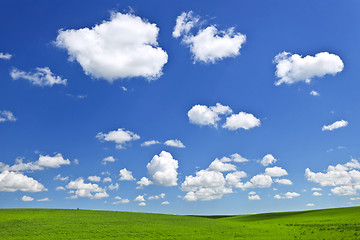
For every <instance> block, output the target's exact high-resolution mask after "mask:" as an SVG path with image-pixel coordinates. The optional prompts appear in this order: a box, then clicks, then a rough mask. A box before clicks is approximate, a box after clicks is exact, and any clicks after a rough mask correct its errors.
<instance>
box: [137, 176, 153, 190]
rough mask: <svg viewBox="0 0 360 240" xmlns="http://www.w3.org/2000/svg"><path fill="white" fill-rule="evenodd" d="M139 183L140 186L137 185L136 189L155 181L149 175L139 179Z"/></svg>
mask: <svg viewBox="0 0 360 240" xmlns="http://www.w3.org/2000/svg"><path fill="white" fill-rule="evenodd" d="M137 184H138V185H139V186H137V187H136V189H142V188H144V187H146V186H149V185H151V184H153V183H152V181H150V180H149V179H148V178H147V177H142V178H141V179H140V180H139V181H137Z"/></svg>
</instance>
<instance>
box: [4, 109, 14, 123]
mask: <svg viewBox="0 0 360 240" xmlns="http://www.w3.org/2000/svg"><path fill="white" fill-rule="evenodd" d="M7 121H9V122H15V121H16V117H15V116H14V114H13V113H12V112H10V111H6V110H0V122H7Z"/></svg>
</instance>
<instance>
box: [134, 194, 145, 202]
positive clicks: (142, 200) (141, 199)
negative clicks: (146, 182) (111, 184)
mask: <svg viewBox="0 0 360 240" xmlns="http://www.w3.org/2000/svg"><path fill="white" fill-rule="evenodd" d="M134 202H145V198H144V195H138V196H137V197H136V198H135V199H134Z"/></svg>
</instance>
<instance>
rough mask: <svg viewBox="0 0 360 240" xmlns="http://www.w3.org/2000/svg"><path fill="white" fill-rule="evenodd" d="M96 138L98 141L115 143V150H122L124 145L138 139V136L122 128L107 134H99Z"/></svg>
mask: <svg viewBox="0 0 360 240" xmlns="http://www.w3.org/2000/svg"><path fill="white" fill-rule="evenodd" d="M96 138H97V139H99V140H100V141H107V142H115V143H116V148H119V149H123V148H125V146H124V145H125V144H126V143H128V142H130V141H134V140H138V139H140V136H139V135H137V134H135V133H133V132H130V131H127V130H125V129H123V128H119V129H118V130H114V131H110V132H108V133H102V132H99V133H98V134H97V135H96Z"/></svg>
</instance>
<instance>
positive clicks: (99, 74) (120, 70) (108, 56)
mask: <svg viewBox="0 0 360 240" xmlns="http://www.w3.org/2000/svg"><path fill="white" fill-rule="evenodd" d="M158 33H159V28H158V27H157V26H156V24H154V23H149V22H148V21H147V20H144V19H141V18H140V17H137V16H135V15H132V14H122V13H113V14H112V15H111V18H110V21H103V22H102V23H101V24H99V25H96V26H94V27H92V28H82V29H78V30H75V29H69V30H60V31H59V35H58V36H57V38H56V41H55V44H56V46H58V47H61V48H65V49H67V51H68V54H69V55H70V58H69V59H70V61H74V60H76V61H77V62H78V63H79V64H80V65H81V67H82V68H83V70H84V72H85V74H87V75H91V76H93V77H95V78H104V79H105V80H107V81H109V82H113V81H114V80H116V79H119V78H131V77H145V78H146V79H148V80H153V79H156V78H158V77H160V76H161V75H162V68H163V66H164V65H165V64H166V63H167V60H168V55H167V53H166V52H165V51H164V50H163V49H161V48H160V47H159V46H158V42H157V37H158Z"/></svg>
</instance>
